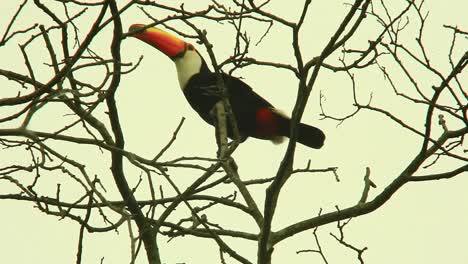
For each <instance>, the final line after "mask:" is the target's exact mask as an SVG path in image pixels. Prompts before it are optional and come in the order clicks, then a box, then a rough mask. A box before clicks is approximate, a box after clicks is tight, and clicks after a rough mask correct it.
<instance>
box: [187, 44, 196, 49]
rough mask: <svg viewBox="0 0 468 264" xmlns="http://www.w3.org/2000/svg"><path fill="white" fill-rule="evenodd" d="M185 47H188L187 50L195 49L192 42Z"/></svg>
mask: <svg viewBox="0 0 468 264" xmlns="http://www.w3.org/2000/svg"><path fill="white" fill-rule="evenodd" d="M187 48H188V50H194V49H195V48H194V47H193V45H192V44H188V47H187Z"/></svg>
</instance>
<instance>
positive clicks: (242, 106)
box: [130, 24, 325, 148]
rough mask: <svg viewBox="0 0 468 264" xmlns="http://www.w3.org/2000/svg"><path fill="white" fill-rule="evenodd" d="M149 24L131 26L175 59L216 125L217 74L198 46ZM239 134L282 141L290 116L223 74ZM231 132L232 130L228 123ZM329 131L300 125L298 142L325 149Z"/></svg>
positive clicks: (189, 92)
mask: <svg viewBox="0 0 468 264" xmlns="http://www.w3.org/2000/svg"><path fill="white" fill-rule="evenodd" d="M144 27H145V25H143V24H134V25H132V26H131V27H130V32H131V34H132V36H133V37H136V38H138V39H140V40H142V41H144V42H146V43H148V44H150V45H151V46H153V47H155V48H157V49H158V50H160V51H161V52H163V53H164V54H166V55H167V56H168V57H169V58H171V59H172V60H173V61H174V63H175V65H176V69H177V74H178V78H179V84H180V87H181V88H182V91H183V93H184V95H185V97H186V98H187V100H188V102H189V103H190V105H191V106H192V108H193V109H195V111H197V113H198V114H199V115H200V116H201V118H203V120H205V121H206V122H207V123H209V124H211V125H213V117H212V115H211V113H212V109H213V107H214V106H215V104H216V103H217V102H219V101H220V100H221V97H220V93H219V88H218V87H217V85H216V83H217V75H216V74H215V73H213V72H211V71H210V69H209V68H208V66H207V64H206V62H205V61H204V60H203V58H202V56H201V55H200V54H199V53H198V52H197V50H196V49H195V47H194V46H193V45H192V44H190V43H186V42H185V41H183V40H181V39H179V38H177V37H175V36H173V35H172V34H169V33H168V32H165V31H163V30H161V29H158V28H154V27H151V28H147V29H143V28H144ZM222 77H223V79H224V83H225V86H226V88H227V94H228V96H229V102H230V104H231V107H232V112H233V114H234V116H235V118H236V123H237V126H238V129H239V134H240V136H241V138H242V139H243V140H245V139H246V138H247V137H254V138H259V139H268V140H272V141H273V142H279V141H280V140H281V139H282V138H283V137H284V136H286V137H288V136H289V126H290V119H289V118H288V117H287V116H285V115H284V114H282V113H280V112H279V111H278V110H276V109H275V108H274V107H273V106H272V105H271V104H270V103H269V102H268V101H266V100H265V99H263V98H262V97H261V96H260V95H258V94H256V93H255V92H254V91H253V90H252V88H250V86H248V85H247V84H246V83H244V82H243V81H241V80H239V79H238V78H235V77H232V76H230V75H227V74H224V73H223V74H222ZM228 135H229V136H230V137H232V131H230V129H229V126H228ZM324 140H325V134H324V133H323V132H322V131H321V130H320V129H318V128H316V127H313V126H309V125H306V124H302V123H300V124H299V129H298V138H297V141H298V142H299V143H301V144H303V145H306V146H308V147H311V148H321V147H322V145H323V142H324Z"/></svg>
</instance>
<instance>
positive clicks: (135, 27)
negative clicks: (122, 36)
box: [128, 24, 145, 35]
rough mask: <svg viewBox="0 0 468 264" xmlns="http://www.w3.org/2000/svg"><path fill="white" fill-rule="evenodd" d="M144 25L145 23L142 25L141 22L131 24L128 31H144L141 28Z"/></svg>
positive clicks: (132, 32) (135, 32)
mask: <svg viewBox="0 0 468 264" xmlns="http://www.w3.org/2000/svg"><path fill="white" fill-rule="evenodd" d="M144 27H145V25H143V24H133V25H131V26H130V27H129V28H128V33H129V34H130V35H133V34H137V33H142V32H144V30H142V28H144Z"/></svg>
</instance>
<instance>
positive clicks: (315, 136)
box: [277, 114, 325, 149]
mask: <svg viewBox="0 0 468 264" xmlns="http://www.w3.org/2000/svg"><path fill="white" fill-rule="evenodd" d="M277 117H278V119H279V133H280V135H281V136H285V137H289V128H290V121H291V120H290V119H289V118H288V117H286V116H284V115H281V114H278V115H277ZM324 141H325V134H324V133H323V132H322V130H320V129H319V128H316V127H313V126H309V125H307V124H303V123H299V127H298V134H297V142H299V143H301V144H302V145H305V146H308V147H310V148H315V149H319V148H321V147H322V146H323V143H324Z"/></svg>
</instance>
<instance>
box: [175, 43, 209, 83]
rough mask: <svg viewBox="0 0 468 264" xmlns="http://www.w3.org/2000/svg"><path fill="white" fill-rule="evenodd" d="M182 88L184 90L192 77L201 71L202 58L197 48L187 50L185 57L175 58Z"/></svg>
mask: <svg viewBox="0 0 468 264" xmlns="http://www.w3.org/2000/svg"><path fill="white" fill-rule="evenodd" d="M174 62H175V65H176V68H177V76H178V78H179V85H180V88H181V89H182V90H183V89H184V88H185V86H186V85H187V83H188V81H189V80H190V78H191V77H192V76H193V75H195V74H197V73H199V72H200V68H201V66H202V58H201V57H200V55H198V53H197V52H196V51H195V50H187V51H186V52H185V54H184V56H183V57H181V58H177V59H175V60H174Z"/></svg>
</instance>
